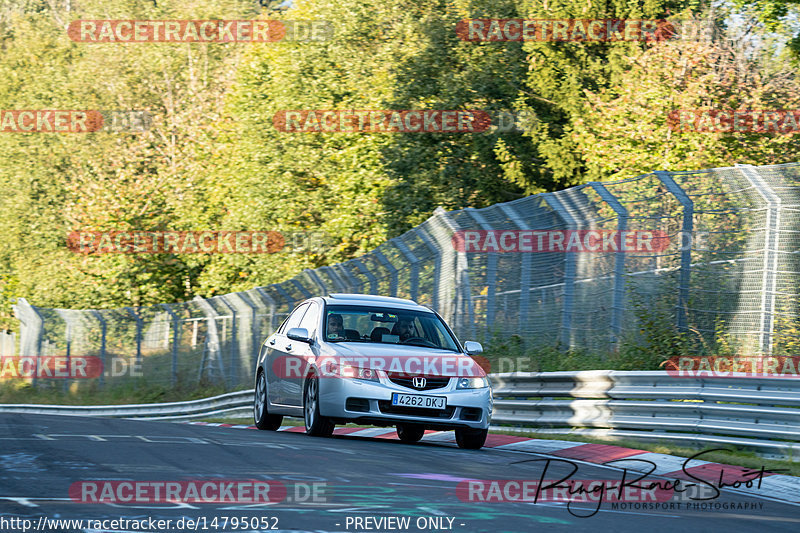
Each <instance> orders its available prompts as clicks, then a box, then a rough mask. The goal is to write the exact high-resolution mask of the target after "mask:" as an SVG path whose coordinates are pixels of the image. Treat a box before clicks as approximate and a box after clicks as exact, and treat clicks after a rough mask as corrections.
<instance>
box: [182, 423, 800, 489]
mask: <svg viewBox="0 0 800 533" xmlns="http://www.w3.org/2000/svg"><path fill="white" fill-rule="evenodd" d="M180 423H182V424H192V425H197V426H212V427H224V428H233V429H257V428H256V427H255V426H248V425H245V424H220V423H210V422H180ZM278 431H287V432H289V433H305V428H304V427H303V426H281V428H280V429H279V430H278ZM333 434H334V435H347V436H348V437H365V438H372V439H390V440H398V437H397V432H396V431H395V430H394V429H388V428H357V427H356V428H354V427H349V428H336V429H334V430H333ZM422 441H423V442H430V443H437V444H453V445H455V442H456V438H455V435H454V434H453V432H452V431H430V430H426V431H425V435H424V436H423V437H422ZM484 447H486V448H492V449H495V450H513V451H521V452H529V453H538V454H542V455H551V456H554V457H559V458H562V459H573V460H577V461H584V462H587V463H595V464H603V463H606V462H608V461H616V462H615V463H614V465H613V466H616V467H620V468H627V469H628V470H632V471H638V472H649V471H650V470H651V469H652V468H653V467H652V465H651V464H649V463H652V464H654V465H655V469H654V470H653V472H652V473H653V474H657V475H660V476H664V477H668V478H674V479H684V480H689V481H691V480H692V477H691V476H690V475H694V476H696V477H697V478H700V479H707V480H712V479H713V480H721V481H722V482H724V483H734V482H735V481H737V480H742V479H745V480H746V479H749V477H748V476H746V474H748V473H751V472H752V470H751V469H749V468H745V467H741V466H733V465H724V464H720V463H712V462H709V461H702V460H699V459H692V461H691V466H687V467H686V468H684V464H685V463H686V458H685V457H678V456H675V455H665V454H663V453H653V452H648V451H645V450H636V449H633V448H623V447H621V446H612V445H608V444H581V443H579V442H570V441H565V440H543V439H532V438H529V437H516V436H513V435H497V434H492V433H490V434H489V436H488V437H487V438H486V444H484ZM625 459H636V461H625ZM641 461H649V463H643V462H641ZM643 465H645V466H643ZM751 476H752V474H751ZM742 485H743V486H744V484H742ZM749 490H750V491H752V490H758V491H759V492H763V493H764V494H765V495H767V496H768V497H769V498H771V499H774V500H779V501H783V502H788V503H797V504H800V477H794V476H786V475H783V474H772V473H769V472H765V473H764V477H763V479H762V480H761V486H760V487H758V486H757V485H756V487H753V488H751V489H749Z"/></svg>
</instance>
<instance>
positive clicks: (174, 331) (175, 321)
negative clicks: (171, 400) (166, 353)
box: [159, 304, 179, 386]
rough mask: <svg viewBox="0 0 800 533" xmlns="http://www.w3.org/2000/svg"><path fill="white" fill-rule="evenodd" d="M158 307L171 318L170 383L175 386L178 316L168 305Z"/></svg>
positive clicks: (176, 377) (176, 376)
mask: <svg viewBox="0 0 800 533" xmlns="http://www.w3.org/2000/svg"><path fill="white" fill-rule="evenodd" d="M159 306H160V307H161V308H162V309H164V310H165V311H166V312H167V313H168V314H169V316H170V317H171V318H172V379H171V383H172V385H173V386H175V383H176V382H177V381H178V327H179V326H178V323H179V321H178V315H176V314H175V313H174V312H173V311H172V307H171V306H170V305H169V304H159Z"/></svg>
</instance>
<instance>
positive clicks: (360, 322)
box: [325, 305, 458, 352]
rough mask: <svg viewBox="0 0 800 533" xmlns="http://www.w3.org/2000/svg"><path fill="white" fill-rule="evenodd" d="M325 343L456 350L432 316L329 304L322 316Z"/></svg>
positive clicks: (444, 329) (449, 335)
mask: <svg viewBox="0 0 800 533" xmlns="http://www.w3.org/2000/svg"><path fill="white" fill-rule="evenodd" d="M325 340H327V341H328V342H372V343H379V344H405V345H412V346H426V347H428V348H441V349H444V350H451V351H454V352H457V351H458V346H457V345H456V341H455V339H453V336H452V335H451V334H450V333H449V332H448V330H447V327H446V326H445V325H444V323H443V322H442V320H441V319H440V318H439V317H438V316H436V315H435V314H434V313H431V312H426V311H406V310H398V309H391V308H385V307H371V306H346V305H329V306H328V307H327V310H326V315H325Z"/></svg>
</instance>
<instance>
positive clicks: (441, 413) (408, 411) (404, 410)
mask: <svg viewBox="0 0 800 533" xmlns="http://www.w3.org/2000/svg"><path fill="white" fill-rule="evenodd" d="M378 408H379V409H380V410H381V413H384V414H387V415H406V416H424V417H425V418H453V412H454V411H455V407H446V408H445V409H423V408H421V407H406V406H403V405H392V402H391V401H389V400H380V401H378Z"/></svg>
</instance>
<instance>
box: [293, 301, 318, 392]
mask: <svg viewBox="0 0 800 533" xmlns="http://www.w3.org/2000/svg"><path fill="white" fill-rule="evenodd" d="M297 327H299V328H305V330H306V331H308V336H309V337H311V338H312V339H316V338H317V331H318V330H319V327H320V306H319V304H318V303H316V302H311V304H310V305H309V307H308V310H307V311H306V314H305V315H304V316H303V318H302V320H301V321H300V325H299V326H297ZM318 349H319V345H318V344H317V343H316V340H315V342H314V343H313V344H308V343H305V342H300V341H293V342H292V343H291V349H290V347H289V346H287V347H286V356H287V362H288V363H289V365H291V368H293V369H294V368H296V369H301V370H302V373H301V374H302V375H299V376H297V373H296V372H293V373H292V376H291V378H290V379H288V380H287V382H286V388H285V390H286V405H292V406H295V407H302V405H303V382H304V380H305V374H306V372H305V371H306V370H307V369H308V368H309V365H311V364H313V363H314V360H315V357H314V354H315V352H316V350H318Z"/></svg>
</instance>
